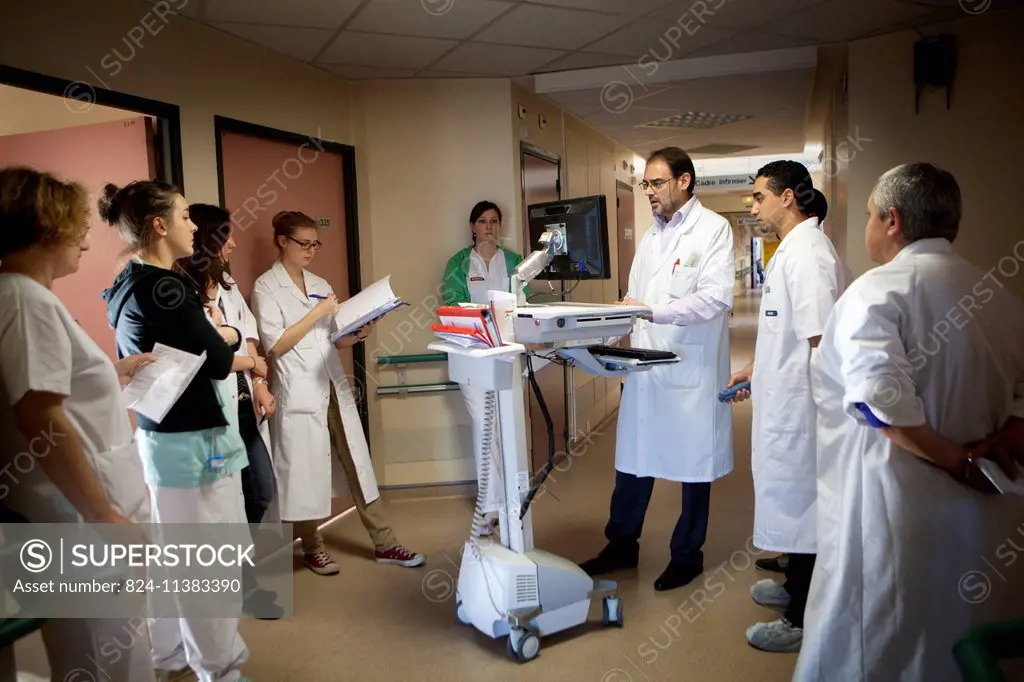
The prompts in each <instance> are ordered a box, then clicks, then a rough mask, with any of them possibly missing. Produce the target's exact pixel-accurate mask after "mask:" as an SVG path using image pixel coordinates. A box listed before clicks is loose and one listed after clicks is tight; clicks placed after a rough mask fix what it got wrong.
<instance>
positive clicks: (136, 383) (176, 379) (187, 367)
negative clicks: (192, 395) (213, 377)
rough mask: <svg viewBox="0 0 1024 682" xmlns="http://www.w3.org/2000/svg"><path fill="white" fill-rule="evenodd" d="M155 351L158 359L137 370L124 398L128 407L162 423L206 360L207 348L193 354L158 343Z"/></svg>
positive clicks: (125, 388)
mask: <svg viewBox="0 0 1024 682" xmlns="http://www.w3.org/2000/svg"><path fill="white" fill-rule="evenodd" d="M153 355H155V356H156V358H157V359H156V362H152V363H150V364H148V365H146V366H145V367H142V368H141V369H139V370H138V371H137V372H135V375H134V376H133V377H132V380H131V381H130V382H128V385H127V386H125V387H124V389H123V390H122V391H121V398H122V400H123V402H124V404H125V406H126V407H127V408H128V409H130V410H134V411H135V412H137V413H138V414H141V415H142V416H144V417H146V418H147V419H151V420H153V421H154V422H156V423H157V424H159V423H160V422H161V421H163V418H164V417H166V416H167V413H168V412H170V411H171V408H172V407H174V404H175V403H176V402H178V399H179V398H181V394H182V393H184V392H185V389H186V388H188V385H189V384H190V383H191V382H192V379H194V378H195V376H196V373H197V372H198V371H199V368H200V367H202V366H203V363H204V362H206V351H203V353H202V354H201V355H193V354H192V353H187V352H185V351H183V350H179V349H177V348H171V347H170V346H165V345H164V344H162V343H158V344H156V345H155V346H154V347H153Z"/></svg>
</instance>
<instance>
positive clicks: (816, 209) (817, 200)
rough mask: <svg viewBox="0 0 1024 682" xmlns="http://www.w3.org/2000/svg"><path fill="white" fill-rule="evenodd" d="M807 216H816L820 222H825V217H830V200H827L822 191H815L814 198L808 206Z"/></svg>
mask: <svg viewBox="0 0 1024 682" xmlns="http://www.w3.org/2000/svg"><path fill="white" fill-rule="evenodd" d="M807 215H809V216H814V217H815V218H817V219H818V222H819V223H820V222H821V221H823V220H825V216H826V215H828V200H827V199H825V195H824V194H822V193H821V191H820V190H817V189H816V190H814V198H813V199H811V203H810V204H808V206H807Z"/></svg>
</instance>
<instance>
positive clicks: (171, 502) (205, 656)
mask: <svg viewBox="0 0 1024 682" xmlns="http://www.w3.org/2000/svg"><path fill="white" fill-rule="evenodd" d="M149 494H150V498H151V500H152V504H153V522H154V523H246V518H245V502H244V498H243V496H242V485H241V473H240V472H238V473H234V474H231V475H230V476H225V477H224V478H221V479H220V480H218V481H216V482H214V483H209V484H207V485H204V486H200V487H198V488H158V487H153V486H151V487H150V489H149ZM238 577H239V578H241V575H239V576H238ZM149 633H150V637H151V639H152V642H153V666H154V667H155V668H157V669H158V670H165V671H174V670H181V669H183V668H185V667H186V666H188V667H190V668H192V670H193V671H194V672H195V674H196V677H198V678H199V682H214V681H215V680H216V681H217V682H234V681H235V680H238V679H239V677H241V673H240V672H239V667H240V666H241V665H242V663H244V662H245V661H246V660H248V658H249V649H248V648H247V647H246V646H245V642H243V641H242V637H241V635H239V634H238V619H237V618H196V617H192V618H189V617H188V616H185V617H183V618H156V619H150V621H149Z"/></svg>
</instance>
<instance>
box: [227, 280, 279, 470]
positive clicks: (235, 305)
mask: <svg viewBox="0 0 1024 682" xmlns="http://www.w3.org/2000/svg"><path fill="white" fill-rule="evenodd" d="M228 283H229V284H230V285H231V289H230V290H226V289H224V287H222V286H220V285H218V286H217V298H216V299H215V300H214V304H215V305H221V304H222V303H223V305H224V324H226V325H228V326H229V327H234V328H235V329H237V330H238V331H239V332H240V333H241V334H242V343H241V345H239V347H238V350H237V351H235V355H241V356H243V357H249V344H248V343H247V341H248V339H252V340H253V341H255V342H257V343H259V340H260V332H259V326H258V325H257V324H256V318H255V317H254V316H253V314H252V311H251V310H250V309H249V306H248V305H247V304H246V302H245V297H244V296H242V292H241V291H239V289H238V284H237V283H236V282H235V281H234V280H233V279H231V278H230V277H228ZM267 350H268V349H266V348H264V349H263V351H264V352H267ZM243 375H244V376H245V383H246V385H247V386H248V387H249V395H250V396H251V395H253V390H252V373H251V372H250V371H249V370H246V371H245V372H243ZM231 399H232V400H233V401H235V402H237V401H238V382H237V381H232V382H231ZM252 405H253V407H254V408H255V407H256V400H255V398H253V402H252ZM261 417H262V415H260V414H259V413H258V412H257V414H256V419H257V422H259V420H260V418H261ZM259 431H260V438H262V439H263V444H264V445H266V447H267V452H268V453H269V454H270V457H271V461H273V456H274V452H273V450H271V449H270V420H269V419H268V420H266V421H264V422H263V423H262V424H260V425H259Z"/></svg>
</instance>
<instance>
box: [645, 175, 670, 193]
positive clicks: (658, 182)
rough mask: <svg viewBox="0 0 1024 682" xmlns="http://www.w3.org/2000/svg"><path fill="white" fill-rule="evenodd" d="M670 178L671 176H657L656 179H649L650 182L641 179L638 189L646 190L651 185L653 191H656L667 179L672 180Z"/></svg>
mask: <svg viewBox="0 0 1024 682" xmlns="http://www.w3.org/2000/svg"><path fill="white" fill-rule="evenodd" d="M672 179H673V178H665V179H661V178H658V179H656V180H651V181H650V182H648V181H647V180H641V181H640V189H642V190H644V191H645V192H646V191H647V189H648V188H649V187H653V188H654V191H658V190H659V189H661V188H662V187H664V186H665V183H666V182H668V181H669V180H672Z"/></svg>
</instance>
